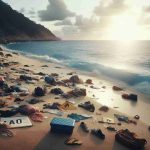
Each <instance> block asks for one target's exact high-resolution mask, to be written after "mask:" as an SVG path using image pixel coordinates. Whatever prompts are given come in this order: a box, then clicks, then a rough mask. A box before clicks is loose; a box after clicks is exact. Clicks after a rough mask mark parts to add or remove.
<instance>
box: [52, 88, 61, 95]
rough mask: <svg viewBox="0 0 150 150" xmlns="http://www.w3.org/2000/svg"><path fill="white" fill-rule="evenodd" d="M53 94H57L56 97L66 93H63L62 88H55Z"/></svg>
mask: <svg viewBox="0 0 150 150" xmlns="http://www.w3.org/2000/svg"><path fill="white" fill-rule="evenodd" d="M51 93H52V94H55V95H61V94H63V93H64V92H63V91H62V89H60V88H54V89H52V90H51Z"/></svg>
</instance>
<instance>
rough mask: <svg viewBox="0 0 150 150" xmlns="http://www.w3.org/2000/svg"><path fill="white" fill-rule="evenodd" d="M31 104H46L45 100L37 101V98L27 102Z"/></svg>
mask: <svg viewBox="0 0 150 150" xmlns="http://www.w3.org/2000/svg"><path fill="white" fill-rule="evenodd" d="M27 102H28V103H29V104H37V103H40V102H44V101H43V100H40V99H37V98H32V99H30V100H28V101H27Z"/></svg>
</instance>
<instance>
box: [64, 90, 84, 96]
mask: <svg viewBox="0 0 150 150" xmlns="http://www.w3.org/2000/svg"><path fill="white" fill-rule="evenodd" d="M80 96H86V89H78V88H76V89H74V90H72V91H69V92H68V93H66V94H63V97H64V98H72V97H80Z"/></svg>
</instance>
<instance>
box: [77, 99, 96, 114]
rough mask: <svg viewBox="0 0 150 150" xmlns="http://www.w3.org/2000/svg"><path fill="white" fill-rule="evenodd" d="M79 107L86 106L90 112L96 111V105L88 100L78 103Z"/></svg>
mask: <svg viewBox="0 0 150 150" xmlns="http://www.w3.org/2000/svg"><path fill="white" fill-rule="evenodd" d="M78 107H81V108H84V109H86V110H88V111H90V112H94V111H95V106H94V105H93V104H92V103H91V102H90V101H87V102H85V103H83V104H82V103H81V104H79V105H78Z"/></svg>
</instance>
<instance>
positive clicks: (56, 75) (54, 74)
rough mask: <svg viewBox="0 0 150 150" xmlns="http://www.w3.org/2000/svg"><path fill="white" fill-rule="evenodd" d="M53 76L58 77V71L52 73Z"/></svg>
mask: <svg viewBox="0 0 150 150" xmlns="http://www.w3.org/2000/svg"><path fill="white" fill-rule="evenodd" d="M51 76H53V77H58V76H59V74H58V73H51Z"/></svg>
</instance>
